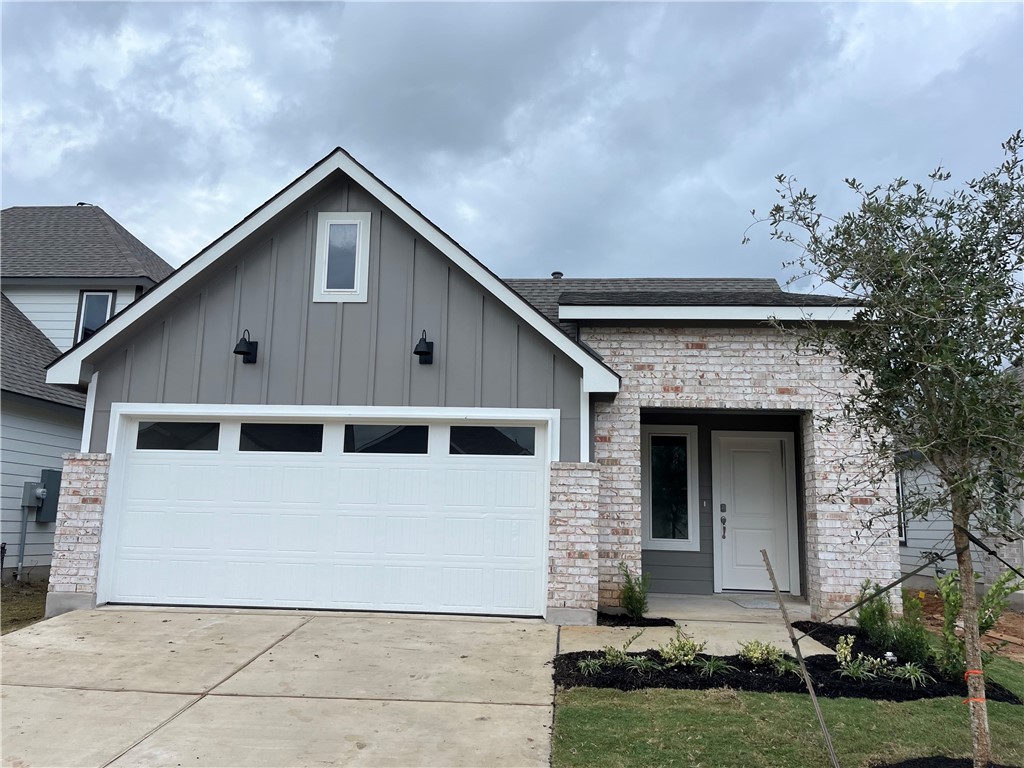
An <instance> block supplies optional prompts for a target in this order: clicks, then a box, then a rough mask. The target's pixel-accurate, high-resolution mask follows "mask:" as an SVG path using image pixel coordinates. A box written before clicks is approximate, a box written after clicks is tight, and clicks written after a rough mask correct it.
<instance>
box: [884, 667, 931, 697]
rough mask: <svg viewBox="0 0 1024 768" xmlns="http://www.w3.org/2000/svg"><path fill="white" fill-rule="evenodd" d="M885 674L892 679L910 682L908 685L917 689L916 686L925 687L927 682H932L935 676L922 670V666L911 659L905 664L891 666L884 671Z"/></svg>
mask: <svg viewBox="0 0 1024 768" xmlns="http://www.w3.org/2000/svg"><path fill="white" fill-rule="evenodd" d="M886 674H887V675H888V676H889V677H891V678H892V679H893V680H901V681H902V682H904V683H910V687H911V688H912V689H914V690H917V686H919V685H920V686H921V687H922V688H925V687H926V686H927V685H928V683H934V682H935V678H934V677H932V676H931V675H929V674H928V673H927V672H925V671H924V667H922V666H921V665H920V664H917V663H915V662H913V661H908V662H907V663H906V664H901V665H900V666H898V667H892V668H891V669H889V670H887V671H886Z"/></svg>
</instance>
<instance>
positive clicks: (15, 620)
mask: <svg viewBox="0 0 1024 768" xmlns="http://www.w3.org/2000/svg"><path fill="white" fill-rule="evenodd" d="M45 608H46V582H45V581H30V582H28V583H27V584H22V583H21V582H17V581H12V582H7V583H5V584H4V585H3V586H2V587H0V634H4V635H6V634H7V633H8V632H13V631H14V630H16V629H21V628H22V627H27V626H28V625H29V624H34V623H35V622H37V621H39V620H40V619H41V618H43V611H44V609H45Z"/></svg>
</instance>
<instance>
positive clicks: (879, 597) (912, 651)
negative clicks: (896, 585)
mask: <svg viewBox="0 0 1024 768" xmlns="http://www.w3.org/2000/svg"><path fill="white" fill-rule="evenodd" d="M872 595H873V596H872ZM869 596H872V597H871V599H870V600H868V602H866V603H865V604H864V605H862V606H861V607H860V609H859V610H858V612H857V626H858V627H860V629H861V630H863V631H864V633H865V634H866V635H867V636H868V640H870V641H871V644H872V645H874V646H875V647H876V648H878V649H880V650H886V651H892V652H893V653H894V654H895V655H896V658H897V659H899V660H900V661H912V662H915V663H917V664H924V663H925V662H927V661H928V659H929V658H931V644H930V643H929V641H928V637H929V634H928V629H927V628H926V627H925V625H924V610H923V609H922V607H921V601H920V600H918V599H917V598H916V597H913V596H912V595H911V594H910V593H909V592H904V593H903V615H902V616H901V617H899V618H896V617H894V616H893V615H892V605H891V604H890V602H889V596H888V594H885V593H883V592H882V591H881V589H880V588H879V587H878V585H876V584H872V582H871V581H865V582H864V584H863V585H862V586H861V590H860V599H861V600H863V599H864V598H866V597H869Z"/></svg>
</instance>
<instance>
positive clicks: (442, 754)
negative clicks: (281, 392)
mask: <svg viewBox="0 0 1024 768" xmlns="http://www.w3.org/2000/svg"><path fill="white" fill-rule="evenodd" d="M557 634H558V633H557V628H556V627H553V626H550V625H547V624H545V623H543V622H541V621H534V620H515V619H494V618H466V617H451V618H449V617H438V616H412V615H394V614H391V615H382V614H350V613H345V614H338V613H317V612H310V613H295V612H291V611H287V612H286V611H213V610H200V609H103V610H98V611H90V612H75V613H69V614H65V615H63V616H59V617H57V618H55V619H50V620H49V621H44V622H41V623H39V624H35V625H33V626H31V627H28V628H26V629H23V630H21V631H18V632H14V633H12V634H8V635H5V636H4V638H3V641H2V653H3V741H2V755H3V764H4V765H5V766H17V767H18V768H22V767H24V766H48V767H51V768H57V767H62V766H108V765H109V766H117V768H123V767H126V766H175V767H177V766H275V767H279V766H313V765H353V766H385V765H387V766H398V765H401V766H414V765H438V766H440V765H443V766H460V765H461V766H546V765H548V756H549V751H550V727H551V717H552V703H553V687H552V681H551V667H550V666H549V665H548V664H547V662H549V661H550V660H551V659H552V657H553V656H554V654H555V649H556V643H557Z"/></svg>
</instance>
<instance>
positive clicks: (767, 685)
mask: <svg viewBox="0 0 1024 768" xmlns="http://www.w3.org/2000/svg"><path fill="white" fill-rule="evenodd" d="M794 626H795V627H797V628H798V629H799V630H800V631H801V632H806V631H808V630H815V631H814V633H813V635H812V637H813V638H814V639H815V640H817V641H818V642H820V643H821V644H822V645H825V646H829V647H832V648H833V649H834V647H835V642H836V641H838V639H839V638H840V637H841V636H843V635H854V637H855V638H856V640H855V642H854V646H853V652H854V655H856V654H857V653H864V654H867V655H871V656H880V655H881V653H880V652H879V651H878V650H877V649H876V648H874V646H872V645H871V644H870V643H868V642H867V641H866V640H865V639H864V638H863V636H861V634H860V632H859V631H858V630H857V629H856V628H850V627H832V626H830V625H823V624H818V623H817V622H807V621H802V622H797V623H796V624H794ZM601 655H602V654H601V652H600V651H576V652H573V653H563V654H560V655H558V656H556V657H555V663H554V679H555V684H556V685H557V686H559V687H561V688H574V687H590V688H615V689H618V690H620V691H633V690H639V689H641V688H676V689H687V690H706V689H710V688H733V689H735V690H740V691H753V692H757V693H806V692H807V687H806V686H805V684H804V681H803V678H802V677H799V676H797V675H793V674H786V675H782V676H780V675H777V674H775V672H774V670H772V669H771V668H769V667H764V666H755V665H753V664H750V663H749V662H747V661H744V660H743V659H741V658H740V657H739V656H724V657H722V659H723V660H724V661H725V662H726V663H727V664H729V665H730V666H732V667H734V668H735V669H733V670H725V671H722V672H718V673H716V674H715V675H713V676H712V677H704V676H702V675H701V674H700V670H699V669H698V668H697V667H695V666H687V667H677V668H674V669H662V670H650V671H646V672H643V673H640V672H637V671H635V670H631V669H628V668H625V667H613V668H609V669H603V670H601V671H600V672H597V673H594V674H591V675H584V674H583V673H581V672H580V670H579V668H578V667H577V663H578V662H579V661H580V660H581V659H587V658H600V657H601ZM629 655H630V656H647V657H648V658H651V659H654V660H655V661H658V662H659V663H660V662H661V661H662V658H661V655H660V654H659V653H658V651H653V650H652V651H643V652H641V653H631V654H629ZM804 661H805V663H806V664H807V671H808V672H810V675H811V679H813V680H814V691H815V693H816V694H817V695H818V696H821V697H823V698H858V699H876V700H885V701H915V700H917V699H933V698H939V697H942V696H959V697H963V696H966V695H967V686H966V684H965V683H964V682H963V681H959V680H958V681H948V680H945V679H943V678H942V677H941V675H940V674H939V672H938V670H937V669H935V668H934V667H932V666H927V667H926V670H927V672H928V673H929V674H930V675H931V676H932V677H934V678H935V680H934V682H930V683H928V684H927V686H925V687H921V686H918V687H917V688H916V689H915V688H912V687H911V686H910V684H909V683H905V682H902V681H898V680H891V679H889V678H884V677H879V678H876V679H874V680H854V679H851V678H847V677H840V676H839V675H838V674H836V672H837V670H838V669H839V665H838V664H837V663H836V660H835V657H834V656H828V655H824V654H823V655H819V656H810V657H808V658H806V659H805V660H804ZM986 693H987V696H988V698H989V700H991V701H1000V702H1005V703H1007V704H1024V702H1022V701H1021V699H1020V698H1019V697H1018V696H1017V695H1015V694H1014V693H1013V692H1011V691H1009V690H1007V689H1006V688H1003V687H1002V686H1001V685H999V684H998V683H993V682H987V684H986ZM923 765H925V764H923Z"/></svg>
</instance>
